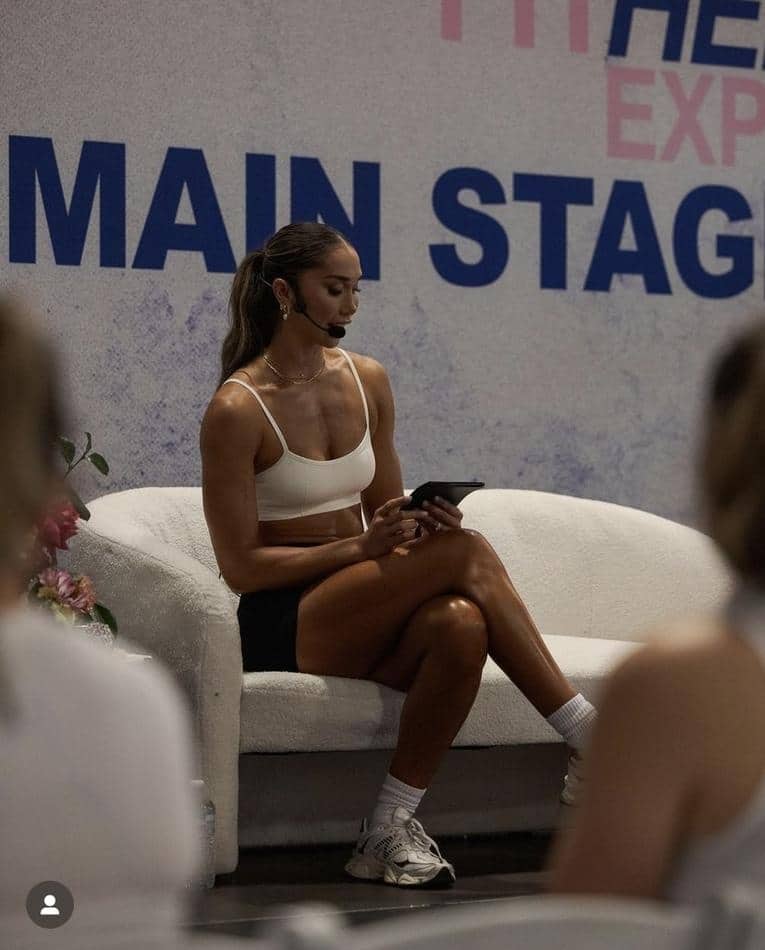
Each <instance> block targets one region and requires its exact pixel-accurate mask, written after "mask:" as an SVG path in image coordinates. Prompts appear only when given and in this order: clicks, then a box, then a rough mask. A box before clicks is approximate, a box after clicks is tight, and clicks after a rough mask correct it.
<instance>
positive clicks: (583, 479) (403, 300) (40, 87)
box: [0, 0, 765, 520]
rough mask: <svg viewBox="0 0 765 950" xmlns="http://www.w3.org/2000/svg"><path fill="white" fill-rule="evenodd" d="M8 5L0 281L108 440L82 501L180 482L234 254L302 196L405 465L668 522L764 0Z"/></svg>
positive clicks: (684, 484)
mask: <svg viewBox="0 0 765 950" xmlns="http://www.w3.org/2000/svg"><path fill="white" fill-rule="evenodd" d="M662 6H663V7H664V8H665V10H664V11H662V10H661V9H648V8H649V7H658V8H661V7H662ZM0 7H1V8H2V10H1V11H0V12H2V17H0V31H1V37H0V39H1V41H2V55H1V56H0V95H1V96H2V100H1V101H2V109H1V110H0V125H1V126H2V131H3V142H2V147H0V242H1V246H2V256H1V257H0V266H2V272H3V273H2V279H3V282H4V283H7V282H10V283H11V284H13V285H15V286H16V287H18V288H20V289H21V290H22V291H24V292H25V294H26V296H27V298H28V299H29V300H30V301H31V302H32V305H33V306H36V307H37V308H38V309H40V310H42V312H43V313H44V314H46V316H47V319H48V322H49V325H50V329H51V332H52V333H53V334H54V335H55V338H56V339H57V341H58V343H59V345H60V349H61V351H62V354H63V356H64V361H65V366H66V369H67V374H68V379H69V384H70V386H69V388H70V391H71V400H72V403H73V407H74V417H75V418H74V422H75V425H74V427H73V428H74V431H73V432H72V433H70V434H71V435H72V436H74V437H77V435H78V434H79V433H80V432H81V431H83V430H85V429H88V430H90V431H91V432H92V433H93V435H94V439H95V443H96V447H97V448H98V449H99V450H100V451H102V452H103V453H104V454H105V455H106V456H107V458H108V459H109V461H110V463H111V465H112V472H111V474H110V476H109V477H108V478H106V479H103V478H101V477H100V476H98V475H97V474H96V473H95V471H91V472H90V473H83V475H82V476H81V477H80V478H79V480H78V485H79V487H80V488H81V490H82V494H83V495H84V497H85V498H86V499H87V498H90V497H93V496H94V495H96V494H101V493H102V492H104V491H107V490H118V489H121V488H127V487H133V486H139V485H147V484H152V485H178V484H198V483H199V481H200V462H199V455H198V429H199V422H200V419H201V416H202V414H203V412H204V408H205V406H206V404H207V402H208V400H209V398H210V396H211V394H212V392H213V391H214V388H215V384H216V381H217V375H218V372H219V353H220V344H221V342H222V339H223V336H224V334H225V331H226V325H227V316H226V301H227V294H228V289H229V285H230V281H231V269H232V268H233V262H234V261H238V260H239V259H240V258H241V256H242V255H243V254H244V253H245V251H246V250H247V249H248V248H247V246H248V243H249V244H252V243H253V242H258V241H259V240H260V239H261V238H262V236H263V235H264V234H265V233H268V231H269V230H270V229H271V228H272V226H273V224H274V222H275V224H276V225H277V226H281V225H282V224H285V223H287V222H288V221H289V220H291V219H292V218H295V217H302V216H305V215H306V214H309V215H312V216H314V217H323V218H325V219H326V220H328V221H329V223H332V224H335V225H336V226H339V227H341V229H342V228H343V227H345V228H346V229H347V230H349V231H350V234H351V237H352V238H356V239H357V243H358V244H359V246H362V245H363V247H362V250H363V255H362V256H363V261H362V263H363V265H364V268H365V271H366V272H367V277H368V278H369V279H367V280H365V281H364V282H363V284H362V286H363V294H362V306H361V309H360V311H359V314H358V316H357V319H356V321H355V323H354V326H353V328H352V329H351V332H350V333H349V334H348V336H347V337H346V341H345V345H346V346H347V348H349V349H350V350H353V351H358V352H364V353H370V354H372V355H374V356H375V357H377V358H378V359H379V360H381V362H383V363H384V364H385V365H386V366H387V368H388V370H389V373H390V375H391V379H392V383H393V387H394V391H395V394H396V398H397V410H398V436H397V443H398V448H399V452H400V455H401V458H402V462H403V466H404V472H405V481H406V483H407V484H408V485H414V484H417V483H418V482H419V481H422V480H425V479H426V478H476V477H477V478H482V479H483V480H485V481H486V483H487V484H488V485H489V486H517V487H524V488H538V489H542V490H549V491H556V492H563V493H569V494H574V495H581V496H587V497H592V498H600V499H606V500H610V501H615V502H619V503H622V504H628V505H633V506H636V507H639V508H644V509H647V510H650V511H654V512H657V513H659V514H663V515H666V516H669V517H672V518H676V519H678V520H692V519H693V499H692V492H691V480H692V457H693V451H694V446H695V437H696V427H697V417H698V408H699V403H700V398H701V393H702V391H703V386H704V380H705V373H706V369H707V366H708V364H709V361H710V358H711V356H712V354H713V353H714V352H715V351H716V350H717V348H718V346H719V344H720V343H721V342H722V341H723V340H724V339H726V338H727V337H728V336H729V335H730V334H731V333H732V332H733V330H734V329H735V328H737V327H739V326H741V325H742V324H743V323H745V322H747V321H748V319H749V318H750V317H752V316H753V315H754V314H756V313H757V311H758V309H760V308H761V307H762V299H763V280H764V275H763V229H764V228H765V221H764V219H763V168H764V167H765V166H764V163H763V158H765V149H763V135H764V134H765V132H764V131H763V130H764V129H765V74H764V73H763V71H762V66H763V46H765V9H761V4H760V3H759V2H752V0H746V2H739V3H737V4H724V3H720V2H718V0H690V2H689V3H684V2H683V0H668V2H666V3H664V4H662V3H657V2H656V0H654V2H652V3H639V2H631V0H630V2H623V0H537V2H536V3H535V2H534V0H515V2H510V0H416V2H415V0H246V2H245V0H219V2H217V3H214V4H212V3H208V2H197V0H189V2H182V0H151V2H149V0H133V2H130V3H125V2H116V0H106V2H99V3H95V2H84V0H68V2H66V3H50V2H49V0H19V2H14V0H0ZM733 8H735V9H733ZM722 14H727V15H724V16H723V15H722ZM248 169H249V172H248Z"/></svg>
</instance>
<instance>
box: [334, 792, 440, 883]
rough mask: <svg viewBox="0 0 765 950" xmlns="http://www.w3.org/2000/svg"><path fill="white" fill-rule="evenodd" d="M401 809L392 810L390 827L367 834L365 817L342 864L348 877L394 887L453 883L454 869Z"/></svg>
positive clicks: (436, 846) (417, 822)
mask: <svg viewBox="0 0 765 950" xmlns="http://www.w3.org/2000/svg"><path fill="white" fill-rule="evenodd" d="M406 815H408V812H406V811H405V810H404V809H403V808H400V807H399V808H396V810H395V811H394V812H393V817H394V819H395V818H396V817H398V818H399V819H400V820H399V821H398V822H395V823H393V824H390V825H380V826H378V827H377V828H373V829H372V830H371V831H370V830H369V827H368V825H367V820H366V818H365V819H364V821H362V823H361V833H360V835H359V840H358V842H357V844H356V848H355V849H354V852H353V855H352V857H351V859H350V860H349V861H348V863H347V864H346V865H345V870H346V872H347V873H348V874H350V875H351V877H355V878H359V879H360V880H362V881H379V880H382V881H384V882H385V883H386V884H395V885H396V886H397V887H436V886H438V885H442V884H453V883H454V881H455V880H456V877H455V874H454V868H453V867H452V866H451V864H449V862H448V861H445V860H444V858H442V857H441V852H440V851H439V850H438V845H437V844H436V843H435V841H434V840H433V839H432V838H431V837H430V836H429V835H427V834H426V833H425V829H424V828H423V827H422V825H421V824H420V823H419V821H416V820H415V819H414V818H405V816H406Z"/></svg>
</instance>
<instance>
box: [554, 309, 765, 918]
mask: <svg viewBox="0 0 765 950" xmlns="http://www.w3.org/2000/svg"><path fill="white" fill-rule="evenodd" d="M700 474H701V478H700V483H701V492H702V496H703V507H704V509H705V516H706V520H707V522H708V526H709V530H710V533H711V535H712V537H713V538H714V539H715V541H716V542H717V544H718V545H719V547H720V549H721V551H722V552H723V554H725V555H726V557H727V558H728V560H729V561H730V563H731V564H732V565H733V567H734V569H735V571H736V574H737V578H738V584H737V590H736V591H735V593H734V595H733V597H732V598H731V600H730V602H729V604H728V606H727V608H726V610H725V611H724V612H723V614H722V615H721V616H719V617H708V618H703V617H702V618H696V619H693V620H688V621H686V622H684V623H682V624H679V625H678V626H677V627H676V628H674V629H671V630H667V631H663V633H664V634H666V635H667V636H664V637H662V638H661V639H660V640H659V641H657V642H655V643H652V644H651V645H649V646H646V647H644V648H643V649H641V650H640V651H639V652H638V653H637V654H635V655H634V656H632V657H630V658H629V659H628V660H627V661H626V662H625V663H624V664H623V665H622V666H620V667H619V668H618V669H617V670H616V671H615V672H614V674H613V675H612V676H611V677H610V679H609V681H608V682H607V685H606V688H605V690H604V694H603V697H602V701H601V706H600V717H599V720H598V724H597V726H596V728H595V730H594V732H593V736H592V745H591V748H590V752H589V756H588V760H587V786H586V790H585V792H584V795H583V796H582V803H581V808H580V809H578V813H577V819H576V823H575V825H574V827H573V828H572V829H571V830H570V832H569V834H568V835H566V836H564V837H563V838H562V839H561V841H560V842H559V844H558V846H557V848H556V851H555V852H554V854H553V856H552V873H551V878H550V888H551V889H552V890H553V891H558V892H577V893H598V894H615V895H624V896H634V897H661V898H665V899H668V900H674V901H683V902H697V901H701V900H703V899H704V898H705V897H707V896H709V895H710V894H713V893H714V892H715V891H717V890H719V889H720V888H721V887H722V886H724V885H725V884H726V882H729V881H732V880H736V879H742V880H744V881H748V882H752V883H755V884H760V885H765V730H764V729H763V727H762V724H763V722H765V325H763V324H762V323H760V324H759V325H758V326H756V327H754V328H753V329H751V330H750V331H748V332H746V333H745V334H743V335H742V336H740V337H739V338H738V339H737V340H736V341H735V342H734V343H733V345H732V346H730V348H729V349H728V350H727V351H726V352H725V353H724V355H723V356H722V358H721V359H720V361H719V363H718V365H717V368H716V371H715V373H714V377H713V381H712V386H711V396H710V399H709V405H708V408H707V421H706V431H705V434H704V439H703V446H702V452H701V466H700Z"/></svg>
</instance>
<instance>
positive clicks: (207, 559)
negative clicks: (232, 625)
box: [87, 486, 218, 577]
mask: <svg viewBox="0 0 765 950" xmlns="http://www.w3.org/2000/svg"><path fill="white" fill-rule="evenodd" d="M87 504H88V508H89V509H90V512H91V514H92V515H93V518H94V519H98V520H99V521H100V520H101V519H104V520H105V521H108V520H109V519H110V518H115V519H118V520H119V521H126V522H129V523H131V524H133V525H137V526H139V527H141V528H144V529H145V530H146V531H149V532H150V533H151V534H153V535H154V536H155V537H157V538H159V539H160V540H161V541H163V542H164V543H165V544H172V545H174V546H176V547H178V548H180V550H181V551H183V553H184V554H187V555H188V556H189V557H193V558H194V559H195V560H197V561H200V562H201V563H202V564H204V566H205V567H206V568H208V570H210V571H212V572H213V573H214V574H215V576H216V577H217V576H218V565H217V563H216V560H215V554H214V552H213V548H212V543H211V541H210V532H209V531H208V530H207V522H206V521H205V516H204V509H203V508H202V489H201V487H199V486H193V487H190V488H176V487H170V488H159V487H154V486H152V487H149V488H131V489H128V490H127V491H120V492H113V493H112V494H110V495H102V496H101V497H100V498H96V499H94V500H93V501H89V502H88V503H87Z"/></svg>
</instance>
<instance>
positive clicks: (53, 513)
mask: <svg viewBox="0 0 765 950" xmlns="http://www.w3.org/2000/svg"><path fill="white" fill-rule="evenodd" d="M79 517H80V516H79V514H78V513H77V509H76V508H75V507H74V505H73V504H72V503H71V502H70V501H69V500H68V499H63V500H62V501H59V502H56V504H55V505H53V506H52V507H51V509H50V511H48V513H47V514H46V515H45V517H44V518H43V520H42V522H41V523H40V525H39V527H38V538H39V542H40V544H41V545H42V547H43V548H45V549H46V551H48V552H49V553H50V554H51V555H52V554H53V553H54V551H55V550H56V549H57V548H58V549H59V550H60V551H68V550H69V548H68V546H67V541H68V540H69V539H70V538H71V537H74V535H75V534H77V521H78V520H79Z"/></svg>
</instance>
